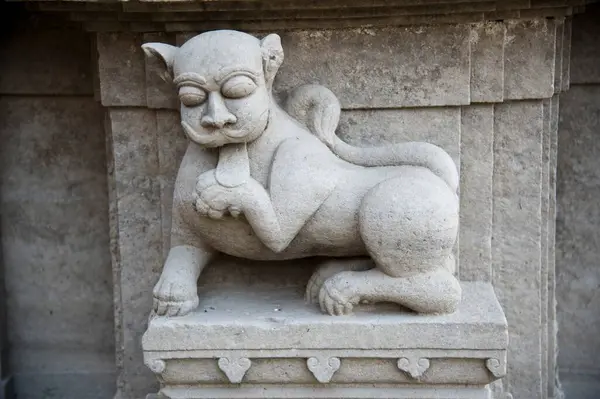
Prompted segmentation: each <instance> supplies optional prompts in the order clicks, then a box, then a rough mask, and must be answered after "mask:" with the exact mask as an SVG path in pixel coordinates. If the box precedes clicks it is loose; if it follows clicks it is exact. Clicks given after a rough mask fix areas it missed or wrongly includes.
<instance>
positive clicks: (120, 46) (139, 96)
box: [96, 33, 146, 107]
mask: <svg viewBox="0 0 600 399" xmlns="http://www.w3.org/2000/svg"><path fill="white" fill-rule="evenodd" d="M96 42H97V50H98V76H99V79H100V93H101V98H102V105H104V106H105V107H110V106H146V72H145V69H144V53H143V52H142V48H141V44H142V37H141V35H136V34H134V33H99V34H98V35H97V36H96Z"/></svg>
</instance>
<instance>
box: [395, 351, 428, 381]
mask: <svg viewBox="0 0 600 399" xmlns="http://www.w3.org/2000/svg"><path fill="white" fill-rule="evenodd" d="M398 368H399V369H400V370H402V371H404V372H405V373H408V374H409V375H410V376H411V377H412V378H414V379H419V378H421V377H422V376H423V374H424V373H425V371H427V369H428V368H429V359H427V358H424V357H421V358H418V357H415V356H409V357H401V358H400V359H398Z"/></svg>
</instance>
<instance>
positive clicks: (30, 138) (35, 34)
mask: <svg viewBox="0 0 600 399" xmlns="http://www.w3.org/2000/svg"><path fill="white" fill-rule="evenodd" d="M14 11H15V10H14V9H12V8H9V7H8V6H7V5H5V3H2V8H1V9H0V14H1V15H2V16H3V17H6V18H3V21H2V27H3V29H5V31H4V32H3V33H2V43H1V44H0V120H1V122H0V183H1V184H0V214H1V215H2V217H1V219H2V221H1V223H2V224H1V237H2V241H1V242H2V255H3V260H4V262H3V265H4V279H3V280H4V284H5V286H6V297H4V296H3V297H2V300H3V301H4V300H6V304H7V310H8V314H7V316H8V320H7V321H8V325H7V327H8V346H9V359H8V360H9V361H8V366H9V368H10V372H11V373H12V374H13V376H14V382H15V390H16V394H17V395H18V398H20V399H42V398H43V399H50V398H64V399H70V398H77V399H92V398H93V399H99V398H102V399H106V398H110V397H112V396H113V394H114V389H115V383H114V379H115V374H114V338H113V321H112V320H113V306H112V275H111V267H110V254H109V249H108V241H109V240H108V212H107V209H108V198H107V182H106V160H105V140H104V129H103V114H104V112H103V110H102V107H101V106H100V104H99V103H98V102H97V101H95V100H94V98H93V88H92V74H91V68H90V65H91V62H92V60H91V56H90V55H91V52H90V48H91V45H90V42H89V36H88V35H86V34H85V33H84V32H81V31H80V30H76V29H70V28H67V27H65V26H64V22H61V23H54V22H52V21H50V20H47V19H39V18H21V16H20V15H18V14H17V13H15V12H14ZM0 281H2V279H0ZM0 295H2V294H0ZM0 323H2V322H1V321H0ZM3 366H4V365H3ZM8 371H9V370H6V369H5V368H4V369H3V370H2V372H3V373H6V372H8ZM0 396H2V395H0Z"/></svg>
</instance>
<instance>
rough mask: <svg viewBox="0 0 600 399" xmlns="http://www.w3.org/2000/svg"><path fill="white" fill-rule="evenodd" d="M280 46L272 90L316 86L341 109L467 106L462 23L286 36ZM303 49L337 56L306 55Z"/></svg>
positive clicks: (466, 37)
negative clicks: (328, 91) (281, 61)
mask: <svg viewBox="0 0 600 399" xmlns="http://www.w3.org/2000/svg"><path fill="white" fill-rule="evenodd" d="M339 43H344V46H340V45H339ZM282 44H283V46H284V49H286V50H287V51H286V61H285V63H284V65H283V67H282V69H281V72H280V73H279V74H278V76H277V79H278V80H277V83H276V92H279V91H284V92H287V91H288V90H290V89H291V88H294V87H296V86H298V85H300V84H306V83H318V84H322V85H324V86H326V87H328V88H329V89H331V90H332V91H333V92H334V93H335V94H336V95H337V96H338V97H339V98H340V102H341V103H342V107H343V108H346V109H347V108H388V107H402V106H404V107H407V106H423V105H427V106H432V105H461V104H468V102H469V76H470V71H469V29H468V26H467V25H456V26H452V25H451V26H440V27H406V28H385V29H362V30H358V29H357V30H342V31H320V32H309V31H303V32H289V33H284V34H282ZM308 51H310V53H311V54H315V53H316V54H336V56H335V57H307V56H306V55H307V52H308ZM424 53H426V54H428V57H429V59H428V61H427V62H423V58H422V57H423V54H424ZM392 54H397V55H398V56H400V57H401V58H400V59H398V58H397V57H398V56H392ZM350 59H352V60H354V62H352V63H349V62H348V60H350Z"/></svg>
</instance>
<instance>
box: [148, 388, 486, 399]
mask: <svg viewBox="0 0 600 399" xmlns="http://www.w3.org/2000/svg"><path fill="white" fill-rule="evenodd" d="M167 395H168V396H167ZM167 398H169V399H204V398H214V399H247V398H278V399H279V398H290V399H338V398H354V399H390V398H393V399H489V398H490V390H489V388H488V387H435V388H432V387H399V386H385V385H382V386H376V385H375V386H374V385H368V386H362V387H361V386H355V387H340V386H330V387H327V388H325V387H307V386H298V387H294V386H287V385H270V386H268V387H264V386H244V387H242V388H237V389H236V388H227V387H194V388H184V387H177V388H168V389H167V390H165V393H164V394H162V393H161V394H152V395H148V396H147V397H146V399H167Z"/></svg>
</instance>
